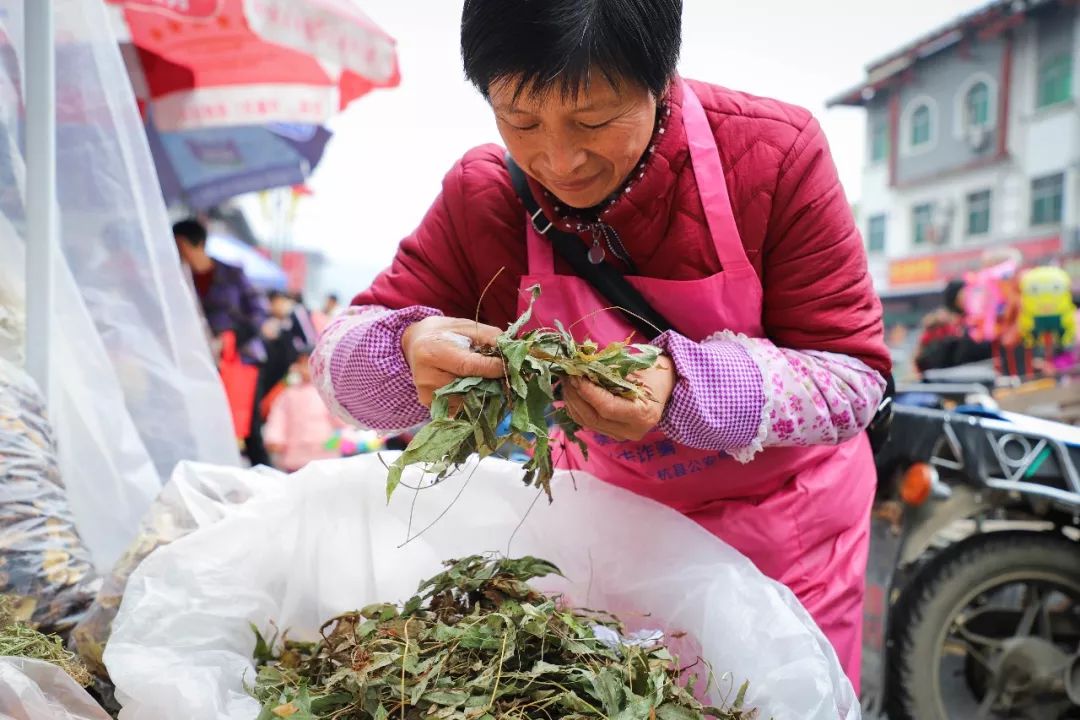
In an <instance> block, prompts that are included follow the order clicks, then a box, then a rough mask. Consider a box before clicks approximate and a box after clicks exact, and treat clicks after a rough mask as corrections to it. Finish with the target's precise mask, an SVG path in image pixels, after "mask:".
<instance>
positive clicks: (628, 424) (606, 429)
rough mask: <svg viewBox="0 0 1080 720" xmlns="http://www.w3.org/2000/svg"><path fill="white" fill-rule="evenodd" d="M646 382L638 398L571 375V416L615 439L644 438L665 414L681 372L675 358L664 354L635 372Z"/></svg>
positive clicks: (566, 390)
mask: <svg viewBox="0 0 1080 720" xmlns="http://www.w3.org/2000/svg"><path fill="white" fill-rule="evenodd" d="M632 377H633V378H634V379H635V380H637V381H638V382H639V383H641V385H642V388H641V389H642V394H641V397H639V398H636V399H634V400H628V399H626V398H621V397H619V396H618V395H613V394H611V393H610V392H608V391H607V390H605V389H604V388H602V387H600V386H599V385H596V384H595V383H593V382H591V381H589V380H587V379H586V378H580V377H579V378H571V379H568V380H567V381H565V384H564V386H563V400H564V401H565V403H566V409H567V411H568V412H569V413H570V417H572V418H573V419H574V421H575V422H576V423H577V424H578V425H581V426H582V427H584V428H586V429H588V430H592V431H594V432H598V433H600V434H602V435H607V436H608V437H610V438H612V439H614V440H641V439H642V438H643V437H645V435H647V434H648V433H649V431H651V430H652V429H653V428H655V427H656V426H657V425H658V424H659V423H660V419H661V418H662V417H663V416H664V408H666V407H667V403H668V399H669V398H671V393H672V392H674V390H675V382H676V381H677V380H678V376H677V375H676V373H675V365H674V364H673V363H672V362H671V358H669V357H667V356H665V355H661V356H660V359H659V360H657V361H656V365H654V366H653V367H651V368H649V369H648V370H642V371H640V372H637V373H635V374H634V375H633V376H632Z"/></svg>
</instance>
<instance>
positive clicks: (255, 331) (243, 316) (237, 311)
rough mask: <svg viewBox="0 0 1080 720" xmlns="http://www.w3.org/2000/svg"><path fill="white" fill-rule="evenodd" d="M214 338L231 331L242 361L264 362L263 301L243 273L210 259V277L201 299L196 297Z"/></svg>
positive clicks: (264, 312) (236, 268) (264, 304)
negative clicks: (212, 263) (208, 288)
mask: <svg viewBox="0 0 1080 720" xmlns="http://www.w3.org/2000/svg"><path fill="white" fill-rule="evenodd" d="M199 303H200V304H201V305H202V311H203V315H204V316H205V317H206V322H207V324H208V325H209V326H210V331H211V332H212V333H213V334H214V337H218V336H219V335H221V334H222V333H223V332H226V331H228V330H232V331H233V332H234V333H235V334H236V345H237V347H239V348H240V355H241V356H242V357H243V358H244V361H245V362H247V363H251V364H259V363H262V362H265V361H266V348H265V347H264V346H263V342H262V326H263V323H264V322H266V318H267V315H268V314H269V312H268V309H267V306H266V300H265V299H264V298H263V296H262V294H261V293H260V292H259V291H258V290H256V289H255V287H254V286H253V285H252V284H251V282H250V281H249V280H248V279H247V275H245V274H244V270H243V268H239V267H236V266H235V265H229V264H228V263H223V262H221V261H220V260H214V277H213V279H212V280H211V282H210V290H209V291H208V292H207V293H206V296H205V297H200V298H199Z"/></svg>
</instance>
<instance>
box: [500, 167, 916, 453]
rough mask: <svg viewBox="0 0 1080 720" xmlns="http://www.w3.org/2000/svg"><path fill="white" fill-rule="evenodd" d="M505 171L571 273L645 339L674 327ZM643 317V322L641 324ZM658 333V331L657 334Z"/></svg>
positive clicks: (875, 426)
mask: <svg viewBox="0 0 1080 720" xmlns="http://www.w3.org/2000/svg"><path fill="white" fill-rule="evenodd" d="M506 169H507V170H509V171H510V180H511V181H512V182H513V184H514V190H515V191H517V194H518V197H519V198H521V202H522V203H523V204H524V205H525V209H526V210H527V211H528V213H529V217H530V218H531V220H530V222H532V224H533V227H534V228H535V229H536V231H537V232H538V233H540V234H541V235H543V236H544V237H546V238H547V239H548V240H549V241H550V242H551V245H552V247H554V248H555V251H556V252H557V253H559V256H560V257H562V259H563V260H565V261H566V262H567V264H569V265H570V267H571V268H572V269H573V271H574V272H575V273H576V274H577V275H578V276H579V277H581V278H582V279H584V280H585V281H586V282H587V283H589V284H590V285H592V286H593V288H594V289H595V290H596V291H597V292H599V293H600V294H601V295H603V296H604V297H605V298H607V300H608V302H610V303H611V304H612V305H613V306H615V307H617V308H619V309H620V310H622V311H623V313H624V314H625V315H626V319H627V320H629V321H630V322H631V323H632V324H633V325H634V326H635V327H636V328H638V330H639V331H641V332H643V333H644V336H645V337H646V338H651V337H655V336H656V335H658V334H660V332H663V331H666V330H671V329H673V326H672V324H671V323H670V322H668V321H667V318H665V317H664V316H663V315H661V314H660V313H659V312H657V311H656V310H655V309H653V307H652V305H650V304H649V301H648V300H646V299H645V298H644V297H642V295H641V293H639V292H638V291H637V289H636V288H634V286H633V285H631V284H630V283H629V282H627V280H626V278H625V277H623V274H622V273H621V272H619V270H618V269H617V268H615V267H612V266H611V265H610V264H608V263H606V262H601V263H595V264H594V263H592V262H591V261H590V260H589V255H588V250H586V248H585V244H584V243H583V242H581V238H579V237H578V236H577V235H572V234H570V233H568V232H563V231H562V230H559V229H558V228H556V227H555V225H554V224H552V222H551V221H550V220H549V219H548V218H547V216H546V215H544V211H543V209H542V208H541V207H540V204H539V203H538V202H536V198H534V197H533V194H532V190H530V189H529V181H528V179H527V178H526V177H525V173H524V171H522V169H521V168H520V167H518V165H517V163H515V162H514V160H513V158H511V157H510V154H509V153H507V155H506ZM642 318H644V319H645V320H644V321H643V320H642ZM658 331H660V332H658ZM885 381H886V388H885V396H884V398H883V399H882V402H881V405H880V406H879V407H878V411H877V414H876V415H875V416H874V419H873V420H872V421H871V423H870V426H869V427H868V428H867V434H868V435H869V436H870V444H871V446H872V447H873V449H874V451H875V452H876V451H877V450H878V449H879V448H880V447H881V446H882V445H883V444H884V443H886V442H887V441H888V439H889V430H890V429H891V426H892V416H893V404H892V399H893V396H894V395H895V394H896V384H895V382H894V381H893V376H892V375H891V374H890V375H888V376H887V377H886V378H885Z"/></svg>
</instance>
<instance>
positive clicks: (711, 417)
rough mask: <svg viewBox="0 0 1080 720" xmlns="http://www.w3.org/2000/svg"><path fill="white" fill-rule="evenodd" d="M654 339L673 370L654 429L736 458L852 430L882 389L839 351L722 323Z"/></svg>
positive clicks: (870, 412)
mask: <svg viewBox="0 0 1080 720" xmlns="http://www.w3.org/2000/svg"><path fill="white" fill-rule="evenodd" d="M655 343H656V344H657V345H659V346H660V347H662V348H663V349H664V350H665V351H666V352H667V353H668V355H670V356H671V358H672V360H673V361H674V363H675V367H676V370H677V372H678V375H679V380H678V383H677V384H676V387H675V391H674V393H673V394H672V397H671V400H670V401H669V402H668V406H667V409H666V410H665V413H664V418H663V420H662V421H661V423H660V426H659V429H660V430H661V431H663V432H664V433H666V434H667V435H668V436H669V437H671V438H672V439H673V440H675V441H677V442H680V443H682V444H684V445H689V446H691V447H696V448H701V449H707V450H720V451H724V452H727V453H729V454H730V455H732V456H733V457H734V458H735V459H736V460H739V461H740V462H749V461H750V460H752V459H753V458H754V456H755V455H756V454H757V453H759V452H760V451H761V450H762V449H764V448H766V447H771V446H809V445H834V444H837V443H839V442H842V441H844V440H847V439H848V438H851V437H854V436H855V435H857V434H858V433H860V432H862V431H863V430H865V429H866V427H867V426H868V425H869V424H870V421H871V420H873V418H874V414H875V413H876V412H877V408H878V406H879V405H880V403H881V399H882V397H883V396H884V394H885V380H884V378H882V377H881V375H880V374H879V373H877V372H876V371H874V370H872V369H871V368H869V367H868V366H866V365H865V364H863V363H862V362H860V361H858V360H856V359H854V358H851V357H848V356H846V355H838V354H835V353H827V352H820V351H814V350H791V349H787V348H780V347H777V346H776V345H774V344H773V343H772V342H771V341H769V340H766V339H763V338H749V337H746V336H744V335H736V334H734V333H731V332H726V331H725V332H722V333H718V334H717V335H714V336H713V337H711V338H709V339H707V340H706V341H704V342H702V343H697V342H693V341H692V340H689V339H687V338H685V337H683V336H682V335H679V334H678V333H675V332H668V333H665V334H664V335H661V336H660V337H659V338H658V339H657V340H656V341H655Z"/></svg>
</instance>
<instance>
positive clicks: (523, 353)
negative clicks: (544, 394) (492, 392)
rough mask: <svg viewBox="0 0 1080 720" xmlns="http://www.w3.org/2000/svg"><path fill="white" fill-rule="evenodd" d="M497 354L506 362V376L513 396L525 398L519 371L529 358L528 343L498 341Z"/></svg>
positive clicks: (523, 385)
mask: <svg viewBox="0 0 1080 720" xmlns="http://www.w3.org/2000/svg"><path fill="white" fill-rule="evenodd" d="M499 352H500V353H502V356H503V358H504V359H505V360H506V374H507V377H509V378H510V387H511V388H512V389H513V391H514V394H515V395H517V396H518V397H519V398H524V397H526V381H525V378H524V377H522V374H521V369H522V366H523V365H524V364H525V359H526V358H527V357H528V356H529V343H528V342H526V341H524V340H500V341H499Z"/></svg>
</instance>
